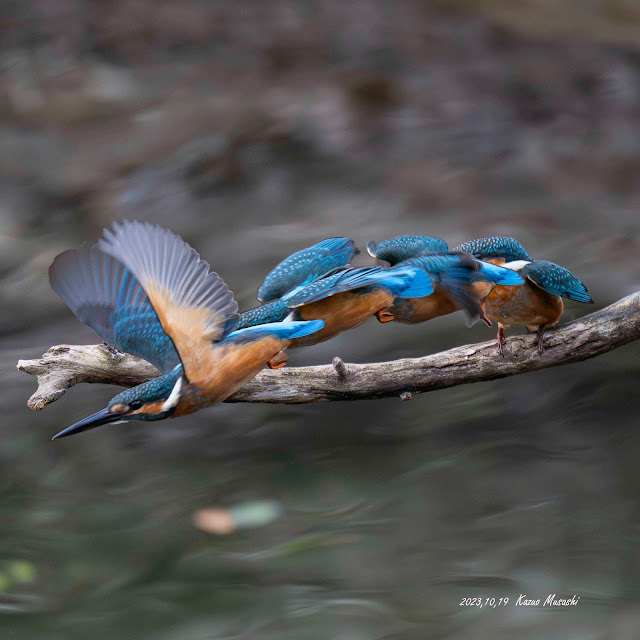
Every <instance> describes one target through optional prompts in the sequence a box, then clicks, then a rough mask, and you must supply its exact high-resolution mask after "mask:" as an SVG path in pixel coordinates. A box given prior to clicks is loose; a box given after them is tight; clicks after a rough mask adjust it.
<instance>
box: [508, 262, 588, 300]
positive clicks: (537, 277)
mask: <svg viewBox="0 0 640 640" xmlns="http://www.w3.org/2000/svg"><path fill="white" fill-rule="evenodd" d="M520 275H521V276H523V277H525V276H526V277H527V278H529V279H530V280H531V281H532V282H534V283H535V284H537V285H538V286H539V287H540V288H541V289H542V290H543V291H546V292H547V293H550V294H552V295H554V296H562V297H563V298H569V299H570V300H576V301H577V302H587V303H588V302H593V300H592V299H591V296H590V295H589V293H588V291H587V287H585V286H584V284H583V283H582V282H580V280H578V278H576V277H575V276H574V275H573V274H572V273H571V272H570V271H568V270H567V269H565V268H564V267H561V266H560V265H557V264H555V263H554V262H548V261H547V260H535V261H534V262H532V263H531V264H528V265H526V266H525V267H523V268H522V269H521V270H520Z"/></svg>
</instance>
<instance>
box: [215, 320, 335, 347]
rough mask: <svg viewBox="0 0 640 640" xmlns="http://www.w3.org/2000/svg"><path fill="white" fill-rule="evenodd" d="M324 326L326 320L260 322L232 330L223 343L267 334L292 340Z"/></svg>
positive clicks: (237, 341)
mask: <svg viewBox="0 0 640 640" xmlns="http://www.w3.org/2000/svg"><path fill="white" fill-rule="evenodd" d="M322 327H324V320H294V321H287V322H271V323H269V324H259V325H256V326H254V327H247V328H246V329H239V330H237V331H232V332H231V333H230V334H229V335H228V336H227V337H226V338H225V340H224V342H223V344H226V343H228V342H235V343H243V342H253V341H254V340H259V339H260V338H263V337H266V336H273V337H275V338H280V339H281V340H290V339H293V338H301V337H303V336H308V335H310V334H312V333H315V332H316V331H320V329H322Z"/></svg>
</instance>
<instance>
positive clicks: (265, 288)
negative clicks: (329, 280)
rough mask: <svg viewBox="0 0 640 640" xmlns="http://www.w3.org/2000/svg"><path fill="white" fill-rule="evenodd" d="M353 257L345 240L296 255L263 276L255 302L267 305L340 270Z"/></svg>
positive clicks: (326, 242) (320, 244)
mask: <svg viewBox="0 0 640 640" xmlns="http://www.w3.org/2000/svg"><path fill="white" fill-rule="evenodd" d="M356 253H357V252H356V249H355V247H354V245H353V242H352V241H351V240H350V239H349V238H327V239H326V240H321V241H320V242H318V243H317V244H314V245H313V246H312V247H307V248H306V249H301V250H300V251H296V252H295V253H294V254H292V255H290V256H289V257H288V258H286V259H285V260H283V261H282V262H281V263H280V264H279V265H277V266H276V267H275V268H274V269H273V270H272V271H271V272H270V273H269V274H268V275H267V277H266V278H265V279H264V282H263V283H262V284H261V285H260V288H259V289H258V300H260V301H261V302H267V301H270V300H275V299H276V298H280V297H281V296H283V295H284V294H285V293H287V291H290V290H291V289H293V288H294V287H297V286H299V285H302V284H307V283H309V282H312V281H313V280H316V279H317V278H319V277H321V276H323V275H325V274H326V273H329V271H332V270H333V269H336V268H338V267H344V266H345V265H347V264H349V262H350V261H351V259H352V258H353V256H354V255H355V254H356Z"/></svg>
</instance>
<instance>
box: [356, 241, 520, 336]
mask: <svg viewBox="0 0 640 640" xmlns="http://www.w3.org/2000/svg"><path fill="white" fill-rule="evenodd" d="M367 251H368V253H369V255H370V256H371V257H373V258H376V259H377V260H378V261H382V262H385V263H388V264H390V265H395V266H396V267H397V266H408V265H413V266H418V267H421V268H422V269H425V271H427V273H429V275H430V276H431V278H432V280H433V284H434V292H433V293H432V294H431V295H429V296H426V297H423V298H416V299H407V298H405V297H400V296H399V297H397V298H396V299H395V301H394V304H393V305H392V306H390V307H387V308H385V309H381V310H380V311H379V312H378V313H377V314H376V315H377V318H378V320H379V321H380V322H390V321H392V320H393V321H396V322H401V323H403V324H417V323H419V322H426V321H427V320H431V319H432V318H436V317H438V316H442V315H447V314H449V313H453V312H454V311H458V310H460V309H462V310H464V312H465V315H466V316H467V324H469V325H472V324H473V323H474V322H475V321H476V320H478V319H482V320H483V321H484V322H485V323H487V325H489V326H490V325H491V321H490V320H489V318H487V316H486V314H485V313H484V310H483V308H482V304H481V301H482V297H483V296H482V295H481V294H483V293H484V290H483V289H482V290H480V291H479V292H478V291H477V290H476V289H475V287H476V286H479V285H481V286H482V287H486V288H487V293H488V290H489V288H490V287H491V286H493V284H494V283H501V284H508V285H518V284H522V282H523V280H522V278H520V276H518V274H516V273H514V272H513V271H512V270H510V269H505V268H503V267H501V266H498V265H496V264H493V263H491V262H489V261H484V260H479V259H477V258H476V257H475V256H473V255H472V254H471V253H470V252H468V251H465V250H463V249H459V248H456V249H454V250H453V251H449V247H448V245H447V243H446V242H445V241H444V240H442V238H432V237H430V236H421V235H409V236H407V235H405V236H397V237H395V238H391V239H390V240H385V241H383V242H379V243H376V242H368V243H367ZM484 295H486V293H485V294H484Z"/></svg>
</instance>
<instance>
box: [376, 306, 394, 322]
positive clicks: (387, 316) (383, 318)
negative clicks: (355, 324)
mask: <svg viewBox="0 0 640 640" xmlns="http://www.w3.org/2000/svg"><path fill="white" fill-rule="evenodd" d="M375 316H376V318H378V322H391V321H392V320H395V316H394V315H393V313H392V312H391V311H388V310H387V309H380V311H376V313H375Z"/></svg>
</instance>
